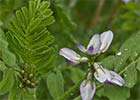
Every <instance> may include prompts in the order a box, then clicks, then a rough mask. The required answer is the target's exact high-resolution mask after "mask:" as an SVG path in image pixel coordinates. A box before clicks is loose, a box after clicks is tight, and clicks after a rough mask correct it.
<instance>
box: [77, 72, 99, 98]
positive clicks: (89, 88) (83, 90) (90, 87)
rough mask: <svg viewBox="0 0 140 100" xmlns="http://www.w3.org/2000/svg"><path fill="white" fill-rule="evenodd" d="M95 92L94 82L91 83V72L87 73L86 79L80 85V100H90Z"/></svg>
mask: <svg viewBox="0 0 140 100" xmlns="http://www.w3.org/2000/svg"><path fill="white" fill-rule="evenodd" d="M95 90H96V85H95V82H94V81H93V75H92V72H89V73H88V75H87V79H85V80H83V81H82V83H81V85H80V94H81V98H82V100H92V98H93V96H94V94H95Z"/></svg>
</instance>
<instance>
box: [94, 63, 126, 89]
mask: <svg viewBox="0 0 140 100" xmlns="http://www.w3.org/2000/svg"><path fill="white" fill-rule="evenodd" d="M94 68H95V69H96V72H95V73H94V77H95V78H96V79H97V80H98V81H99V82H101V83H103V82H107V83H112V84H116V85H119V86H123V85H124V84H125V81H124V79H123V78H122V77H121V76H120V75H119V74H117V73H116V72H114V71H110V70H107V69H105V68H103V67H102V66H101V65H100V64H99V63H94Z"/></svg>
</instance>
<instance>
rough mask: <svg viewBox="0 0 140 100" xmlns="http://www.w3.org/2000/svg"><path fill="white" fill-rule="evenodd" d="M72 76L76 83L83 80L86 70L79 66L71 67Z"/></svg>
mask: <svg viewBox="0 0 140 100" xmlns="http://www.w3.org/2000/svg"><path fill="white" fill-rule="evenodd" d="M70 76H71V79H72V81H73V82H74V83H75V84H76V83H78V82H79V81H81V78H84V77H85V72H84V71H82V70H80V69H78V68H70Z"/></svg>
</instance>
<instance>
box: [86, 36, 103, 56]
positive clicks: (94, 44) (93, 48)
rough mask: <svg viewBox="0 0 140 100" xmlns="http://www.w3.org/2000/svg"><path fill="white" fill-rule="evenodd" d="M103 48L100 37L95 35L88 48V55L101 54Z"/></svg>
mask: <svg viewBox="0 0 140 100" xmlns="http://www.w3.org/2000/svg"><path fill="white" fill-rule="evenodd" d="M100 46H101V41H100V35H99V34H95V35H93V36H92V38H91V40H90V41H89V44H88V46H87V53H88V54H89V55H93V54H96V53H98V52H99V50H100Z"/></svg>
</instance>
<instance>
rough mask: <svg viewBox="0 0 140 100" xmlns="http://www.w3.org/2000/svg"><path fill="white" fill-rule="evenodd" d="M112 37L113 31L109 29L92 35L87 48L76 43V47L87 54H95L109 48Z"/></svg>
mask: <svg viewBox="0 0 140 100" xmlns="http://www.w3.org/2000/svg"><path fill="white" fill-rule="evenodd" d="M112 39H113V32H112V31H110V30H109V31H106V32H103V33H102V34H101V35H99V34H95V35H93V36H92V38H91V40H90V41H89V44H88V46H87V48H85V47H84V46H82V45H81V44H78V45H77V47H78V49H79V50H80V51H82V52H84V53H87V54H89V55H95V54H99V53H101V52H102V53H104V52H105V51H106V50H107V49H108V48H109V46H110V44H111V42H112Z"/></svg>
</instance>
